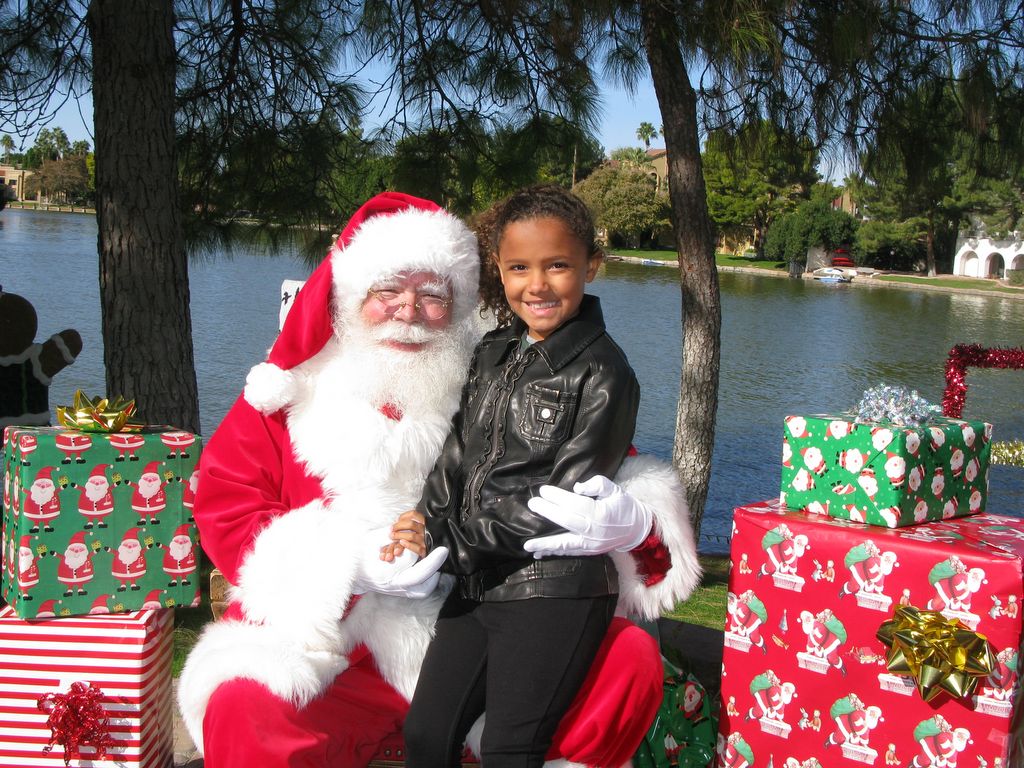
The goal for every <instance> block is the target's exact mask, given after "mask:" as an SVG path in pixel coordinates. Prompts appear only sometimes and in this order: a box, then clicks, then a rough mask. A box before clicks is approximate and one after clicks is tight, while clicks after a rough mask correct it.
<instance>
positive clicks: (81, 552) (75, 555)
mask: <svg viewBox="0 0 1024 768" xmlns="http://www.w3.org/2000/svg"><path fill="white" fill-rule="evenodd" d="M88 559H89V550H87V549H86V548H85V547H82V548H80V549H77V550H73V549H71V547H68V548H67V549H65V550H64V565H66V566H67V567H68V568H70V569H72V570H75V569H76V568H81V567H82V566H83V565H85V561H86V560H88Z"/></svg>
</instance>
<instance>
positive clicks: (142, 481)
mask: <svg viewBox="0 0 1024 768" xmlns="http://www.w3.org/2000/svg"><path fill="white" fill-rule="evenodd" d="M159 492H160V479H159V478H155V479H154V478H151V477H148V478H147V477H140V478H139V493H140V494H141V495H142V498H144V499H151V498H153V497H154V496H156V495H157V493H159Z"/></svg>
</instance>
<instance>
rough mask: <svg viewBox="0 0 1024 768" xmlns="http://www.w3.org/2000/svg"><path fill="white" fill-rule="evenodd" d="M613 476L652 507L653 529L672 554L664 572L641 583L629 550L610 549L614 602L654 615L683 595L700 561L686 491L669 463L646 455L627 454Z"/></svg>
mask: <svg viewBox="0 0 1024 768" xmlns="http://www.w3.org/2000/svg"><path fill="white" fill-rule="evenodd" d="M615 482H616V483H618V484H619V485H620V486H621V487H622V490H623V491H625V492H627V493H629V494H631V495H633V496H635V497H636V498H637V499H639V500H640V501H642V502H644V503H646V504H647V505H648V506H649V507H650V508H651V510H652V511H653V513H654V532H655V533H656V534H657V535H658V537H659V538H660V539H661V541H662V543H663V544H664V545H665V547H666V548H667V549H668V551H669V554H670V555H671V557H672V567H671V568H669V570H668V573H666V574H665V578H664V579H662V580H661V581H660V582H658V583H657V584H654V585H652V586H647V585H646V584H644V583H643V581H642V580H641V579H640V576H639V575H638V574H637V572H636V564H635V562H634V561H633V558H632V556H631V555H630V554H629V553H625V552H616V553H613V554H612V557H613V558H614V560H615V563H616V565H617V566H618V570H619V581H620V583H619V607H620V609H621V610H624V611H625V612H626V613H628V614H631V615H636V616H640V617H642V618H645V619H651V620H653V619H656V618H658V617H659V616H660V615H661V613H662V612H663V611H667V610H670V609H672V608H673V607H674V606H675V605H676V604H677V603H679V602H680V601H682V600H685V599H686V598H687V597H689V596H690V593H691V592H693V590H694V588H695V587H696V586H697V584H699V583H700V576H701V567H700V562H699V561H698V560H697V546H696V544H695V541H694V536H693V526H692V525H691V523H690V510H689V507H688V506H687V504H686V494H685V491H684V489H683V485H682V483H680V482H679V477H678V476H677V475H676V471H675V469H674V468H673V467H672V466H671V465H670V464H668V463H666V462H664V461H660V460H659V459H655V458H653V457H651V456H631V457H629V458H627V459H626V460H625V461H624V462H623V463H622V466H621V467H620V468H619V473H618V474H617V475H616V476H615Z"/></svg>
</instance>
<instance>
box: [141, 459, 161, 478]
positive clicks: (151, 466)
mask: <svg viewBox="0 0 1024 768" xmlns="http://www.w3.org/2000/svg"><path fill="white" fill-rule="evenodd" d="M162 463H163V462H160V461H151V462H149V463H148V464H147V465H146V466H145V468H144V469H143V470H142V474H143V475H150V474H153V475H159V474H160V472H159V469H160V465H161V464H162ZM140 477H141V476H140Z"/></svg>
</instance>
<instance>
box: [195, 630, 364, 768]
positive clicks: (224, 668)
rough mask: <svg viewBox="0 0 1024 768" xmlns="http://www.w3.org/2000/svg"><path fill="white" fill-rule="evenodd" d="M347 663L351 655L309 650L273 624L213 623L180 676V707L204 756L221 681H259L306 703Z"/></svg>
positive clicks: (282, 695) (277, 693)
mask: <svg viewBox="0 0 1024 768" xmlns="http://www.w3.org/2000/svg"><path fill="white" fill-rule="evenodd" d="M347 667H348V659H347V658H346V657H345V656H342V655H340V654H335V653H328V652H325V651H307V650H303V649H302V648H299V647H297V646H296V645H295V644H294V643H292V642H290V641H289V640H288V639H287V638H284V637H282V636H281V635H279V634H277V633H276V632H275V631H274V630H273V629H271V628H270V627H263V626H257V625H253V624H247V623H245V622H240V621H217V622H214V623H213V624H209V625H207V627H206V629H205V630H203V634H202V635H201V636H200V637H199V642H197V643H196V645H195V647H194V648H193V649H192V652H191V653H189V656H188V661H187V662H186V664H185V668H184V669H183V670H182V672H181V677H180V679H179V680H178V708H179V709H180V710H181V714H182V720H183V721H184V723H185V727H186V729H187V730H188V733H189V735H190V736H191V737H192V741H193V743H195V745H196V748H197V749H198V750H199V752H200V754H201V753H202V751H203V719H204V718H205V717H206V707H207V704H208V703H209V700H210V697H211V696H212V695H213V694H214V692H215V691H216V690H217V688H218V687H219V686H220V685H222V684H224V683H226V682H229V681H231V680H236V679H239V678H246V679H249V680H255V681H256V682H258V683H262V684H263V685H265V686H266V687H267V688H268V689H270V691H271V693H273V694H274V695H275V696H279V697H280V698H282V699H284V700H286V701H290V702H292V703H293V704H295V705H296V706H298V707H302V706H305V705H306V704H308V703H309V702H310V701H312V700H313V699H314V698H315V697H316V696H318V695H320V694H321V693H323V692H324V691H325V690H326V689H327V687H328V686H329V685H330V684H331V683H332V682H333V681H334V679H335V678H336V677H337V676H338V675H340V674H341V673H342V672H344V671H345V669H346V668H347Z"/></svg>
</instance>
